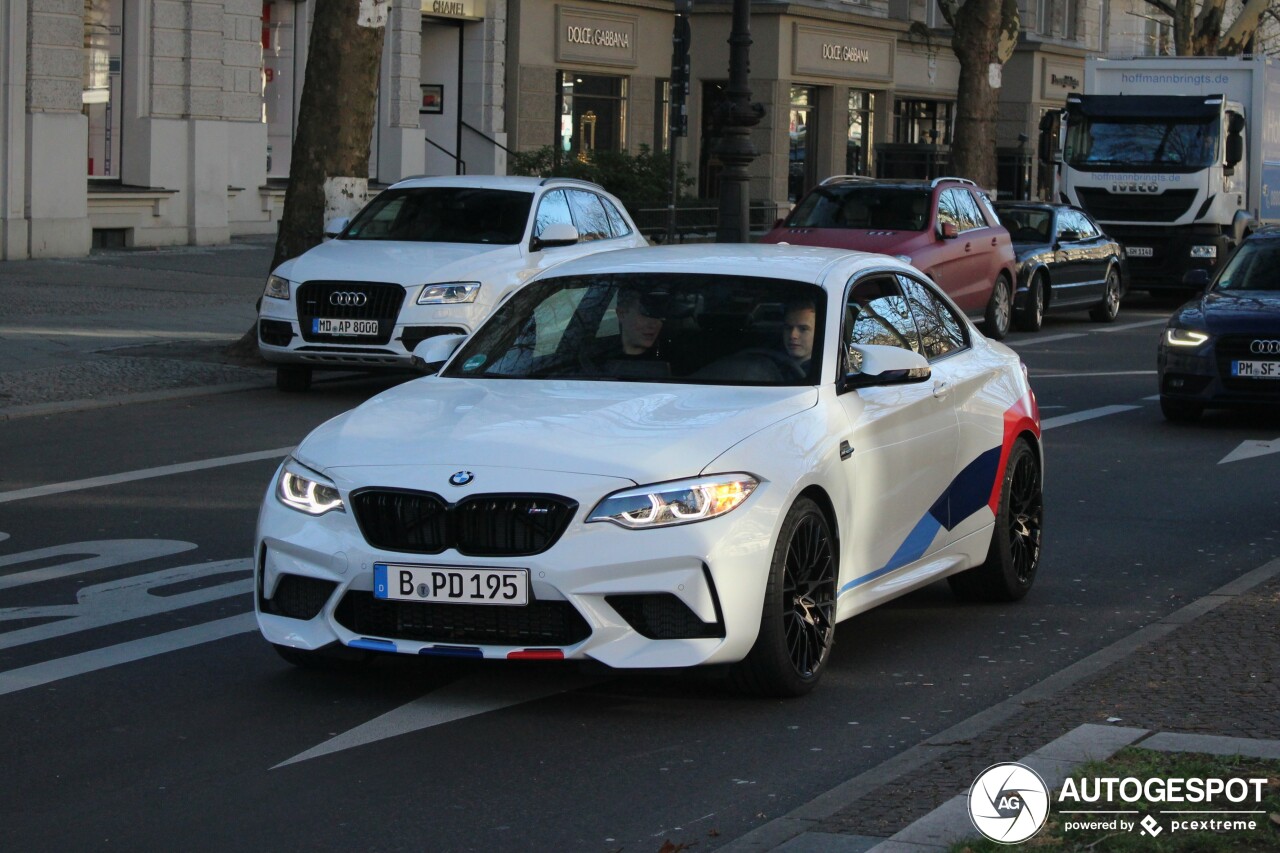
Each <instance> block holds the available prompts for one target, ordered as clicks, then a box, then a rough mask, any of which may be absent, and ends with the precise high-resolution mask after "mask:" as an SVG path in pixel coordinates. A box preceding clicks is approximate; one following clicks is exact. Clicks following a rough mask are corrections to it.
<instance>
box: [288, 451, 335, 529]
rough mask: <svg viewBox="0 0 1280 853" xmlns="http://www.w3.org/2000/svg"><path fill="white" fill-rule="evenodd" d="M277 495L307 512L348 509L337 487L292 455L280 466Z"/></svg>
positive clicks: (317, 513)
mask: <svg viewBox="0 0 1280 853" xmlns="http://www.w3.org/2000/svg"><path fill="white" fill-rule="evenodd" d="M276 497H277V498H279V499H280V503H282V504H284V505H285V506H287V507H290V508H292V509H296V510H298V511H299V512H305V513H306V514H307V515H324V514H325V513H326V512H329V511H330V510H336V511H337V512H346V509H345V508H344V507H343V506H342V498H340V497H338V489H337V487H336V486H334V485H333V483H331V482H329V481H328V480H325V479H324V478H323V477H321V476H320V475H319V474H317V473H316V472H314V471H312V470H311V469H310V468H307V467H305V466H304V465H302V464H301V463H299V462H298V460H296V459H294V458H292V457H290V458H289V459H288V460H286V461H285V463H284V468H282V469H281V470H280V479H279V480H278V481H277V482H276Z"/></svg>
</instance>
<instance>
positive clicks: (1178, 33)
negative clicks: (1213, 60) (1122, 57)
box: [1146, 0, 1274, 56]
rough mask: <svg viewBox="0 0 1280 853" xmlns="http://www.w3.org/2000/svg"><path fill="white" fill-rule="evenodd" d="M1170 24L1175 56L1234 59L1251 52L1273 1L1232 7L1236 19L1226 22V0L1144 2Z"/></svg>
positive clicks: (1249, 1) (1255, 0)
mask: <svg viewBox="0 0 1280 853" xmlns="http://www.w3.org/2000/svg"><path fill="white" fill-rule="evenodd" d="M1146 2H1147V4H1148V5H1150V6H1151V7H1152V8H1154V9H1156V10H1157V11H1159V12H1160V13H1162V14H1164V15H1166V16H1168V17H1169V19H1170V20H1171V21H1172V22H1173V48H1174V53H1176V54H1177V55H1178V56H1235V55H1237V54H1241V53H1246V52H1250V51H1251V50H1252V49H1253V40H1254V36H1255V35H1256V34H1257V32H1258V29H1259V28H1260V27H1261V26H1262V22H1263V18H1264V16H1266V15H1267V14H1268V13H1269V12H1271V8H1272V4H1273V2H1274V0H1244V2H1242V3H1238V4H1233V6H1235V8H1234V9H1233V10H1232V11H1234V12H1235V19H1234V20H1233V21H1231V23H1230V24H1228V23H1227V17H1228V8H1227V0H1146Z"/></svg>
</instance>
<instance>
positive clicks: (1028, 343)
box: [1004, 332, 1086, 347]
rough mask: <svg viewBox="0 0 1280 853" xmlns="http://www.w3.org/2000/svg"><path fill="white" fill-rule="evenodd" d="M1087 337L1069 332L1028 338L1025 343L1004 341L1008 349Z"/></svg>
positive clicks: (1079, 333)
mask: <svg viewBox="0 0 1280 853" xmlns="http://www.w3.org/2000/svg"><path fill="white" fill-rule="evenodd" d="M1083 337H1086V335H1085V333H1084V332H1067V333H1066V334H1062V335H1045V336H1044V337H1039V336H1037V337H1034V338H1027V339H1026V340H1024V341H1004V345H1005V346H1007V347H1027V346H1031V345H1032V344H1051V343H1053V342H1054V341H1069V340H1071V339H1072V338H1083Z"/></svg>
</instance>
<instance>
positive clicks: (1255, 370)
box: [1231, 361, 1280, 379]
mask: <svg viewBox="0 0 1280 853" xmlns="http://www.w3.org/2000/svg"><path fill="white" fill-rule="evenodd" d="M1231 375H1232V376H1244V377H1246V378H1249V379H1280V361H1233V362H1231Z"/></svg>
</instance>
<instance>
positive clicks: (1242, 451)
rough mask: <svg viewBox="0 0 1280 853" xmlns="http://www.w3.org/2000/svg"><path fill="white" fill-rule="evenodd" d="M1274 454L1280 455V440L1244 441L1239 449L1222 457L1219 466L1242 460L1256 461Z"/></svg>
mask: <svg viewBox="0 0 1280 853" xmlns="http://www.w3.org/2000/svg"><path fill="white" fill-rule="evenodd" d="M1272 453H1280V438H1273V439H1272V440H1271V441H1242V442H1240V446H1239V447H1237V448H1236V449H1235V450H1233V451H1231V452H1230V453H1228V454H1227V455H1226V456H1224V457H1222V459H1221V461H1219V462H1218V464H1219V465H1225V464H1226V463H1228V462H1239V461H1240V460H1242V459H1256V458H1258V457H1259V456H1268V455H1270V454H1272Z"/></svg>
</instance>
